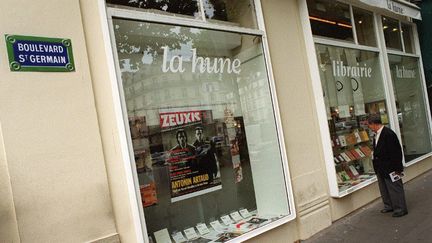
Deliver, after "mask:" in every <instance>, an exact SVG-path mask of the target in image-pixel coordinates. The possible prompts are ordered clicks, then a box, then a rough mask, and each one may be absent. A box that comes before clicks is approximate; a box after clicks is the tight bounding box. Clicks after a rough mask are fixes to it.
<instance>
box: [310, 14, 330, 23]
mask: <svg viewBox="0 0 432 243" xmlns="http://www.w3.org/2000/svg"><path fill="white" fill-rule="evenodd" d="M309 19H312V20H316V21H319V22H323V23H327V24H336V22H334V21H330V20H327V19H321V18H317V17H313V16H309Z"/></svg>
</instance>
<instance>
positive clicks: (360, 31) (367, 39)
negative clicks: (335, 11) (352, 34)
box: [353, 8, 377, 46]
mask: <svg viewBox="0 0 432 243" xmlns="http://www.w3.org/2000/svg"><path fill="white" fill-rule="evenodd" d="M353 13H354V22H355V26H356V33H357V40H358V43H359V44H360V45H366V46H376V45H377V44H376V37H375V29H374V20H373V15H372V13H371V12H368V11H366V10H362V9H358V8H353Z"/></svg>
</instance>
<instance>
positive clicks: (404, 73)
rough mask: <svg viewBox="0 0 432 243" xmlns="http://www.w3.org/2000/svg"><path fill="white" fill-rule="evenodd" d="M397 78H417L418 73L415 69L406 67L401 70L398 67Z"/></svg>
mask: <svg viewBox="0 0 432 243" xmlns="http://www.w3.org/2000/svg"><path fill="white" fill-rule="evenodd" d="M396 77H397V78H415V77H416V72H415V70H414V69H405V67H404V66H402V68H399V67H398V66H396Z"/></svg>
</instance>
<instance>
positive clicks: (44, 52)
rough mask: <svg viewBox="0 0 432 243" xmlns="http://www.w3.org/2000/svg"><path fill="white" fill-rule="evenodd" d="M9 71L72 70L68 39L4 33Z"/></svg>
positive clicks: (70, 43) (72, 64)
mask: <svg viewBox="0 0 432 243" xmlns="http://www.w3.org/2000/svg"><path fill="white" fill-rule="evenodd" d="M5 38H6V46H7V52H8V56H9V67H10V70H11V71H14V72H20V71H34V72H73V71H75V65H74V60H73V54H72V42H71V40H70V39H61V38H47V37H36V36H22V35H5Z"/></svg>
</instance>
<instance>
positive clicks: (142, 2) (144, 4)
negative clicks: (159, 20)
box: [106, 0, 199, 17]
mask: <svg viewBox="0 0 432 243" xmlns="http://www.w3.org/2000/svg"><path fill="white" fill-rule="evenodd" d="M106 2H107V3H108V4H114V5H117V6H126V7H131V8H139V9H146V10H152V12H156V13H159V14H180V15H186V16H194V17H199V10H198V1H197V0H133V1H125V0H106Z"/></svg>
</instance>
